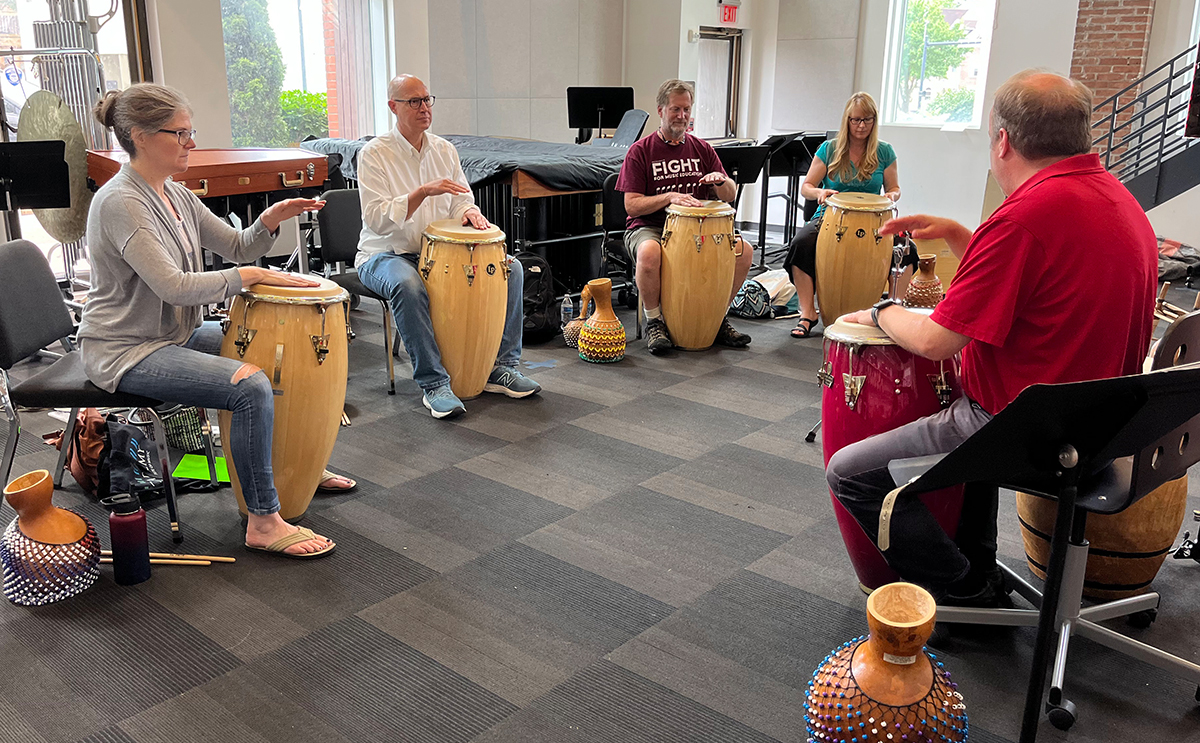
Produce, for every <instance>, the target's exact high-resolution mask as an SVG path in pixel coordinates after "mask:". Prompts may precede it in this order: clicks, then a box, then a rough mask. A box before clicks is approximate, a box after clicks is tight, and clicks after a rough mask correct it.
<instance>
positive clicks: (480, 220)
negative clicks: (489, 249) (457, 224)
mask: <svg viewBox="0 0 1200 743" xmlns="http://www.w3.org/2000/svg"><path fill="white" fill-rule="evenodd" d="M467 225H470V226H472V227H474V228H475V229H477V230H486V229H487V228H489V227H491V226H492V224H491V222H488V221H487V218H486V217H484V216H483V214H482V213H481V212H480V211H479V210H478V209H468V210H467V213H466V214H464V215H463V226H464V227H465V226H467Z"/></svg>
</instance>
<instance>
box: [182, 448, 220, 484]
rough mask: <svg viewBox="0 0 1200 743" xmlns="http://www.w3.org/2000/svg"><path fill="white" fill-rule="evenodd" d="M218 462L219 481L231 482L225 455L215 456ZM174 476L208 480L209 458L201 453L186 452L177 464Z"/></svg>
mask: <svg viewBox="0 0 1200 743" xmlns="http://www.w3.org/2000/svg"><path fill="white" fill-rule="evenodd" d="M214 459H215V460H216V463H217V482H229V467H228V466H226V464H225V457H214ZM174 477H179V478H182V479H185V480H207V479H208V459H207V458H205V457H204V456H203V455H201V454H184V455H183V459H181V460H179V464H177V465H175V472H174Z"/></svg>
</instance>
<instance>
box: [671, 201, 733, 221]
mask: <svg viewBox="0 0 1200 743" xmlns="http://www.w3.org/2000/svg"><path fill="white" fill-rule="evenodd" d="M667 214H678V215H681V216H684V217H732V216H733V215H734V214H735V211H734V208H733V207H732V206H730V205H729V204H726V203H725V202H724V201H705V202H702V205H701V206H679V205H678V204H671V205H670V206H668V207H667Z"/></svg>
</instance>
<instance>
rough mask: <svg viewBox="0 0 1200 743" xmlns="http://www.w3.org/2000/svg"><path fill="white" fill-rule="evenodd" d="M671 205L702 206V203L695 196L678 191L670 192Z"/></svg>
mask: <svg viewBox="0 0 1200 743" xmlns="http://www.w3.org/2000/svg"><path fill="white" fill-rule="evenodd" d="M670 193H671V203H672V204H674V205H676V206H704V203H703V202H702V201H700V199H697V198H696V197H695V196H692V195H691V194H686V193H679V192H678V191H671V192H670Z"/></svg>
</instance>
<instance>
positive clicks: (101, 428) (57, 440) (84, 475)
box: [42, 408, 108, 498]
mask: <svg viewBox="0 0 1200 743" xmlns="http://www.w3.org/2000/svg"><path fill="white" fill-rule="evenodd" d="M65 433H66V432H65V431H56V432H55V433H48V434H46V435H44V436H43V437H42V440H43V441H45V442H46V443H47V444H50V445H52V446H53V447H54V448H55V449H58V450H59V451H62V448H63V445H64V444H65V445H66V446H67V469H68V470H70V472H71V477H73V478H75V482H77V483H79V487H81V488H83V492H85V493H87V494H88V495H90V496H91V497H93V498H95V497H96V490H97V487H98V485H99V474H98V473H97V467H98V465H99V463H100V454H101V452H102V451H103V450H104V446H105V444H106V442H107V439H108V426H107V424H105V422H104V416H102V415H100V411H98V410H96V409H95V408H82V409H81V410H80V411H79V415H78V416H76V418H75V432H74V433H73V434H72V435H71V440H70V441H67V442H64V441H63V436H64V434H65Z"/></svg>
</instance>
